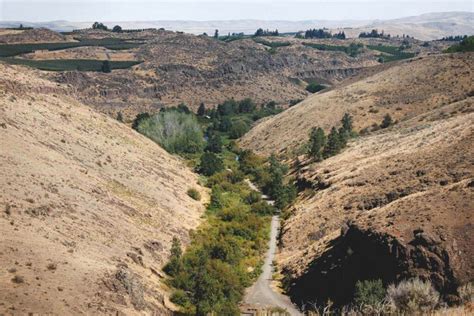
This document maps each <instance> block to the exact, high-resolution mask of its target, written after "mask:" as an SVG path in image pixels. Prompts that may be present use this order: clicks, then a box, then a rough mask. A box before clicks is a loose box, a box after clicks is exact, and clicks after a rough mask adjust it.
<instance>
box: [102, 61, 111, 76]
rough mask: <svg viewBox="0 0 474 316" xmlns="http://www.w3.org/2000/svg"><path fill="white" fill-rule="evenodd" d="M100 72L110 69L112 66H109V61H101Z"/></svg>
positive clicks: (109, 70)
mask: <svg viewBox="0 0 474 316" xmlns="http://www.w3.org/2000/svg"><path fill="white" fill-rule="evenodd" d="M101 70H102V72H105V73H109V72H111V71H112V68H111V66H110V61H108V60H104V61H103V62H102V67H101Z"/></svg>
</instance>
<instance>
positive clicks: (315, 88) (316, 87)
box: [306, 82, 326, 93]
mask: <svg viewBox="0 0 474 316" xmlns="http://www.w3.org/2000/svg"><path fill="white" fill-rule="evenodd" d="M324 88H326V87H325V86H323V85H321V84H319V83H316V82H311V83H310V84H308V85H307V86H306V91H308V92H311V93H316V92H319V91H321V90H323V89H324Z"/></svg>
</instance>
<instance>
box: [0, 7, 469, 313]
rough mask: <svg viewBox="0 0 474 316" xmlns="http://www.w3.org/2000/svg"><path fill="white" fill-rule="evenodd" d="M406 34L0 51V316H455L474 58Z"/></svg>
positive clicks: (22, 38)
mask: <svg viewBox="0 0 474 316" xmlns="http://www.w3.org/2000/svg"><path fill="white" fill-rule="evenodd" d="M423 18H424V19H430V16H424V17H423ZM432 18H433V19H434V18H435V15H433V16H432ZM407 19H408V21H410V23H408V22H404V21H402V20H400V21H398V22H394V21H392V22H391V24H390V25H389V26H388V22H387V24H386V25H387V28H386V29H385V30H389V31H391V32H392V33H393V34H397V30H407V29H408V30H409V29H410V27H413V30H414V34H417V35H418V38H422V40H420V39H416V38H412V37H407V36H390V37H388V36H386V35H383V34H382V33H378V32H373V33H376V34H373V33H370V31H371V30H370V28H367V27H366V26H363V25H360V26H354V27H353V28H351V29H350V30H348V29H347V28H338V27H334V28H331V30H329V29H311V28H310V29H309V30H308V31H307V32H306V33H305V32H296V33H290V34H288V33H282V34H273V33H271V32H270V31H268V30H265V31H264V30H263V29H262V32H264V33H265V32H267V33H265V34H263V35H258V36H257V35H248V34H245V35H241V34H237V33H236V34H230V33H229V35H220V36H219V35H218V34H216V35H217V36H212V35H211V36H208V35H202V34H201V35H193V34H190V33H184V32H181V31H170V30H165V29H162V28H160V29H143V30H127V29H124V30H120V31H117V30H116V29H115V28H114V31H112V30H111V29H107V30H106V29H101V26H99V28H86V29H80V30H73V31H70V32H69V31H68V32H62V33H60V32H56V31H53V30H49V29H45V28H23V27H21V28H15V29H0V132H1V133H2V135H1V138H0V149H1V151H0V187H1V192H0V231H1V232H2V240H1V243H0V266H2V267H3V268H2V269H3V270H2V271H1V272H0V297H1V298H2V299H1V300H0V314H5V315H10V314H12V315H13V314H28V313H35V314H48V313H53V314H107V315H109V314H121V315H122V314H123V315H143V314H146V315H152V314H153V315H214V314H215V315H239V314H241V313H242V314H243V315H244V314H245V315H247V314H249V315H258V314H268V315H323V314H325V315H329V314H334V315H346V314H350V313H353V314H355V315H374V314H380V315H393V314H415V313H422V314H423V313H425V314H427V313H430V314H433V315H436V314H437V313H439V314H443V313H452V314H453V315H456V314H466V315H468V314H470V313H471V312H472V311H473V306H474V305H473V301H472V293H473V292H472V282H473V274H474V271H473V263H472V258H474V253H473V249H472V246H471V245H472V244H473V243H474V240H473V238H472V232H473V231H472V228H473V225H474V221H473V217H472V216H473V210H474V203H473V201H474V196H473V188H474V151H473V148H474V147H473V140H474V134H473V133H474V124H473V123H474V114H473V112H474V86H473V84H472V83H473V82H474V53H473V52H472V51H473V45H472V44H473V38H472V36H470V37H467V36H466V37H458V38H451V39H443V40H441V39H438V40H431V37H432V36H434V35H432V34H438V33H437V32H439V29H438V31H433V30H432V29H431V31H430V32H432V33H429V32H428V31H427V29H426V27H427V26H426V25H422V24H417V23H416V22H415V21H414V20H413V19H409V18H407ZM421 20H422V19H421V18H420V21H421ZM443 21H444V20H443ZM440 23H441V22H440ZM443 23H444V22H443ZM383 24H384V23H382V22H379V24H377V25H383ZM373 26H374V27H375V24H374V25H373ZM443 27H444V26H443ZM453 29H455V30H457V29H458V28H456V27H454V26H453ZM459 29H463V30H465V29H467V28H462V27H461V26H459ZM257 32H259V31H258V30H257ZM337 32H338V33H337ZM341 32H347V34H346V35H347V37H346V35H344V37H343V36H342V33H341ZM361 32H367V34H368V35H367V34H366V35H364V36H362V37H358V36H357V35H358V34H360V33H361ZM275 33H277V32H275ZM336 34H337V35H336ZM364 34H365V33H364ZM423 34H424V36H423ZM450 34H451V33H450ZM453 35H459V34H453ZM318 37H321V38H318ZM410 282H412V283H410ZM417 282H419V283H421V285H420V284H419V283H417ZM417 284H418V285H417ZM404 286H405V287H406V288H408V290H406V288H405V289H404V288H403V287H404ZM416 286H418V287H419V288H422V289H421V290H419V288H416ZM418 290H419V291H420V292H422V291H424V292H423V294H418V292H417V293H416V294H413V293H412V292H409V291H413V292H415V291H418ZM403 291H408V292H409V293H408V294H407V293H404V292H403ZM428 292H429V294H427V293H428ZM400 293H401V294H400ZM397 295H398V296H397ZM404 295H420V297H421V296H422V297H424V301H423V300H421V299H420V300H419V301H418V300H417V298H412V301H410V303H403V299H404V298H405V296H404ZM423 295H425V296H423ZM428 296H429V297H428ZM400 297H401V298H400Z"/></svg>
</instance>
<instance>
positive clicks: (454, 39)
mask: <svg viewBox="0 0 474 316" xmlns="http://www.w3.org/2000/svg"><path fill="white" fill-rule="evenodd" d="M466 38H467V35H456V36H453V35H451V36H445V37H443V38H441V39H439V41H447V42H460V41H462V40H463V39H466Z"/></svg>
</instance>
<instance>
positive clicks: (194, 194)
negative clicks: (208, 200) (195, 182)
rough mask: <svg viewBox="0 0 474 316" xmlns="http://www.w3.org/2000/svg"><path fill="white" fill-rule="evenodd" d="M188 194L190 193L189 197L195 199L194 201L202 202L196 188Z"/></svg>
mask: <svg viewBox="0 0 474 316" xmlns="http://www.w3.org/2000/svg"><path fill="white" fill-rule="evenodd" d="M187 193H188V195H189V196H190V197H191V198H192V199H194V200H196V201H200V200H201V193H199V191H198V190H196V189H194V188H191V189H189V190H188V192H187Z"/></svg>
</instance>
